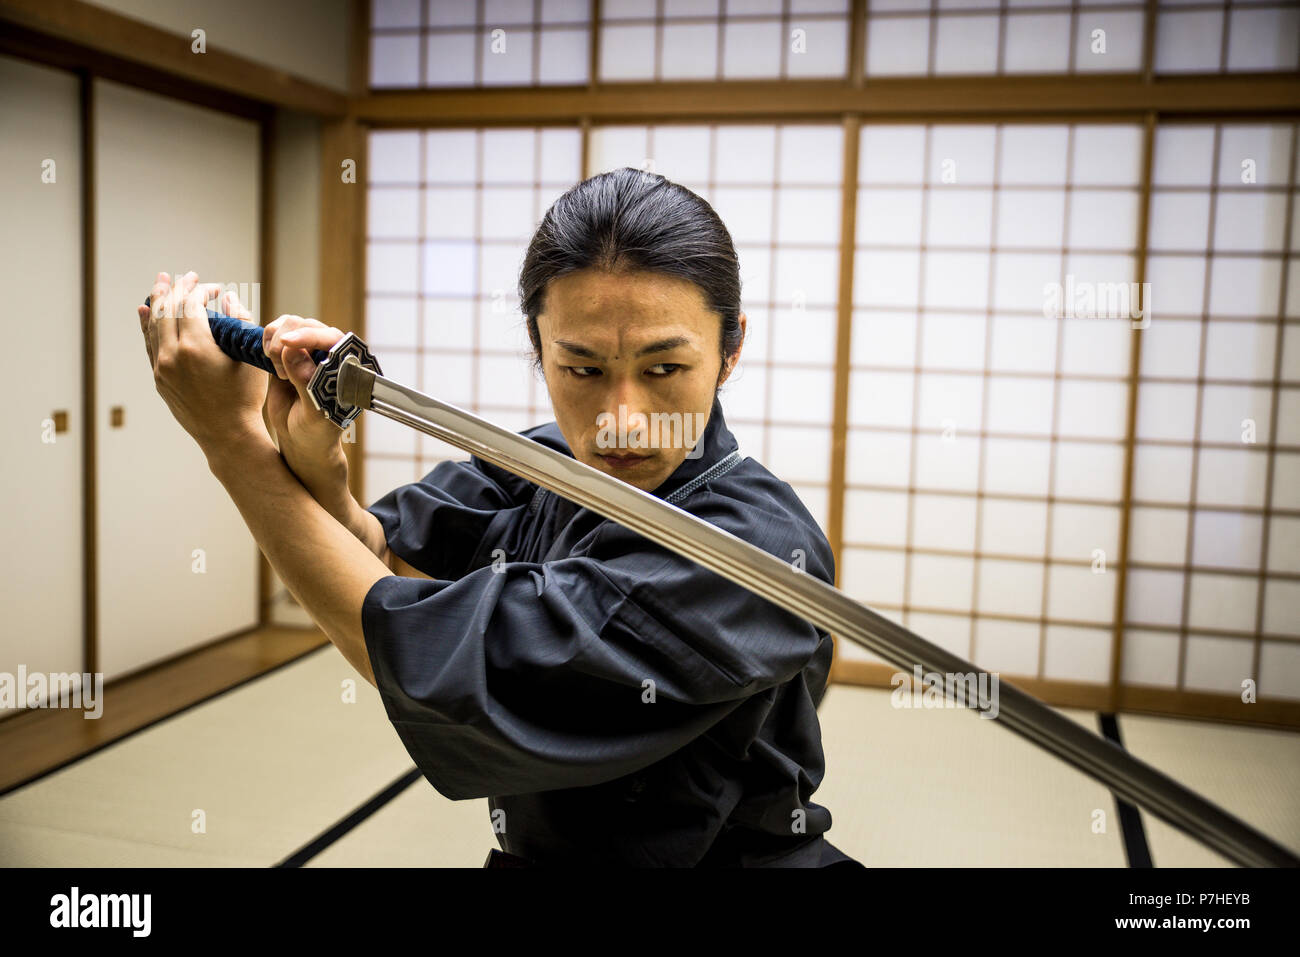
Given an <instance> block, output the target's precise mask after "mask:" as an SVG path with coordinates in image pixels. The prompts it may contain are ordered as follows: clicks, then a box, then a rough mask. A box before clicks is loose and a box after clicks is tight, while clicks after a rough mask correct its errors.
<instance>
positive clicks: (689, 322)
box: [537, 269, 745, 492]
mask: <svg viewBox="0 0 1300 957" xmlns="http://www.w3.org/2000/svg"><path fill="white" fill-rule="evenodd" d="M740 322H741V328H742V330H743V328H744V323H745V317H744V316H743V315H742V316H741V317H740ZM720 324H721V319H720V318H719V317H718V315H717V313H715V312H712V311H710V310H709V309H708V308H707V306H706V305H705V300H704V295H703V293H702V292H701V291H700V289H699V288H698V287H697V286H695V284H693V283H691V282H688V281H686V280H684V279H678V278H676V277H673V276H665V275H662V274H660V273H647V272H636V273H625V274H621V275H615V274H611V273H607V272H603V271H599V270H594V269H584V270H581V271H579V272H574V273H569V274H568V275H566V276H562V277H561V278H559V279H553V280H551V282H550V284H549V285H548V287H547V291H546V302H545V311H544V312H542V313H541V314H540V315H538V317H537V332H538V338H539V340H540V342H541V348H542V371H543V373H544V374H545V376H546V386H547V390H548V391H549V392H550V395H551V405H552V407H553V408H554V410H555V421H556V423H557V424H558V425H559V427H560V431H561V432H562V433H563V434H564V438H565V441H567V442H568V443H569V448H570V449H572V450H573V455H574V457H575V458H576V459H577V460H578V461H579V462H584V463H586V464H587V465H590V466H592V467H594V468H597V469H600V471H602V472H605V473H606V474H608V475H612V476H614V477H615V478H620V479H622V480H623V481H625V482H627V483H628V484H630V485H635V486H636V487H637V488H640V489H643V490H645V491H647V492H648V491H653V490H654V489H655V488H658V487H659V485H661V484H662V483H663V482H664V480H665V479H667V478H668V476H669V475H671V474H672V473H673V471H674V470H675V469H676V468H677V466H679V465H681V463H682V461H683V460H684V459H685V458H686V454H687V453H688V452H689V451H690V449H691V446H693V445H694V444H695V442H696V441H698V440H699V439H700V437H701V436H702V435H703V432H704V428H703V426H704V424H706V423H707V422H708V416H709V412H710V411H711V409H712V408H713V396H714V393H715V392H716V390H717V386H718V384H719V371H720V370H722V360H721V357H720V356H719V349H718V344H719V336H720ZM736 357H737V358H738V357H739V351H737V353H736ZM732 368H734V360H733V362H732V364H731V365H730V366H729V367H728V368H727V369H726V370H725V373H724V374H723V376H722V379H724V380H725V379H726V377H727V376H728V375H730V373H731V369H732ZM620 407H621V408H620Z"/></svg>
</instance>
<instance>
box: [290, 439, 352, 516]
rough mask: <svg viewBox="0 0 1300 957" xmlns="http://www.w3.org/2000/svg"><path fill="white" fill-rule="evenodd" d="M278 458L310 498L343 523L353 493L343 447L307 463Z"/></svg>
mask: <svg viewBox="0 0 1300 957" xmlns="http://www.w3.org/2000/svg"><path fill="white" fill-rule="evenodd" d="M281 456H282V457H283V458H284V460H285V464H286V465H288V466H289V471H291V472H293V474H294V475H296V476H297V477H298V481H300V482H302V484H303V487H304V488H306V489H307V491H308V492H310V493H311V496H312V498H314V499H316V501H317V502H319V503H320V505H321V506H322V507H323V508H324V509H325V510H326V511H327V512H329V513H330V514H331V515H333V516H334V517H335V518H337V519H339V520H340V521H342V520H343V517H344V516H345V515H346V513H347V506H348V505H349V503H350V502H351V500H352V491H351V489H349V488H348V458H347V456H346V455H345V454H344V453H343V449H342V447H341V446H340V447H338V448H336V449H334V450H332V451H331V452H330V453H329V454H328V455H326V456H325V457H324V458H321V457H317V458H315V459H313V460H312V461H311V462H310V463H309V464H299V463H297V462H295V461H292V460H291V459H290V458H289V457H288V456H284V454H283V452H282V453H281Z"/></svg>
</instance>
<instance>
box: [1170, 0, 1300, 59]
mask: <svg viewBox="0 0 1300 957" xmlns="http://www.w3.org/2000/svg"><path fill="white" fill-rule="evenodd" d="M1155 56H1156V60H1155V68H1156V71H1157V72H1160V73H1215V72H1220V71H1233V72H1235V71H1243V70H1244V71H1248V72H1253V71H1256V70H1294V69H1296V68H1297V67H1298V66H1300V4H1297V3H1296V2H1295V0H1160V9H1159V16H1158V19H1157V21H1156V50H1155Z"/></svg>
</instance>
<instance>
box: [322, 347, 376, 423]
mask: <svg viewBox="0 0 1300 957" xmlns="http://www.w3.org/2000/svg"><path fill="white" fill-rule="evenodd" d="M348 356H355V357H356V360H357V362H358V363H359V364H360V365H361V366H362V368H365V369H369V370H371V371H372V372H374V374H375V375H383V374H384V373H383V372H382V371H381V370H380V368H379V360H377V359H376V358H375V357H374V356H373V355H371V354H370V348H369V347H368V346H367V345H366V344H365V342H363V341H362V340H361V338H360V337H359V336H357V334H356V333H355V332H349V333H348V334H347V335H345V336H344V337H343V338H342V339H340V340H339V341H338V342H336V343H334V345H333V346H331V347H330V350H329V353H328V354H327V355H326V356H325V359H324V361H323V362H321V363H320V364H319V365H318V366H316V371H315V372H313V373H312V376H311V379H310V380H309V381H308V382H307V395H308V396H310V397H311V403H312V405H314V406H315V407H316V408H317V409H319V410H320V412H321V414H322V415H324V416H325V418H327V419H329V420H330V421H331V422H333V423H334V424H335V425H337V426H338V427H339V428H340V429H346V428H347V427H348V426H349V425H351V424H352V420H353V419H355V418H356V417H357V416H358V415H360V414H361V407H360V406H357V405H348V404H346V403H344V402H343V401H342V400H341V399H340V398H339V370H340V369H342V368H343V360H344V359H346V358H347V357H348Z"/></svg>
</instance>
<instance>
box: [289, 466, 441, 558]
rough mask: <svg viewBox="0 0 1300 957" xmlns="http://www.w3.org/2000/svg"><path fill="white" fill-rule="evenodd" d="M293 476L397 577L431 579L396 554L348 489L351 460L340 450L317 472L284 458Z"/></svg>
mask: <svg viewBox="0 0 1300 957" xmlns="http://www.w3.org/2000/svg"><path fill="white" fill-rule="evenodd" d="M284 461H285V464H286V465H288V467H289V470H290V472H291V473H292V474H294V475H296V476H297V477H298V480H299V481H300V482H302V484H303V487H304V488H306V489H307V491H308V492H310V493H311V496H312V498H314V499H315V500H316V501H317V502H318V503H320V506H321V507H322V508H323V509H325V511H326V512H328V513H329V514H330V515H332V516H333V517H334V519H335V521H337V522H338V523H339V524H340V525H342V526H343V527H344V528H346V529H347V530H348V531H349V532H351V533H352V534H353V535H355V536H356V537H357V539H358V540H359V541H360V542H361V543H362V544H363V545H365V546H366V548H368V549H370V551H371V552H372V553H373V554H374V555H375V557H377V558H378V559H379V560H380V561H382V562H383V563H384V564H385V565H387V566H388V568H389V569H390V570H391V571H392V572H393V573H394V574H397V575H401V576H403V577H405V578H428V577H429V576H428V575H426V574H425V573H424V572H422V571H420V570H419V569H418V568H415V567H414V566H413V565H411V564H409V563H408V562H406V561H404V560H403V559H402V558H400V557H398V556H397V555H395V554H393V552H392V550H391V549H390V548H389V547H388V536H387V535H386V534H384V526H383V525H381V524H380V522H379V519H378V518H376V517H375V516H374V515H373V514H372V513H371V512H369V511H367V510H366V509H364V508H362V507H361V503H360V502H358V501H357V500H356V497H355V496H354V495H353V494H352V490H351V488H349V487H348V460H347V456H346V455H344V454H343V451H342V449H340V450H339V453H338V455H337V457H335V458H334V460H333V461H331V462H328V463H326V464H324V465H321V466H317V467H315V468H314V469H308V468H306V467H305V466H299V467H297V468H295V467H294V465H293V463H292V462H290V461H289V459H288V458H284Z"/></svg>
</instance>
